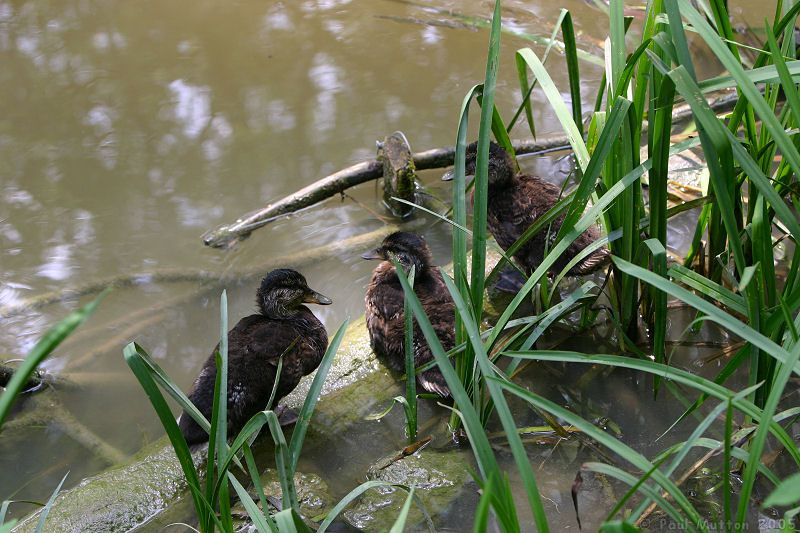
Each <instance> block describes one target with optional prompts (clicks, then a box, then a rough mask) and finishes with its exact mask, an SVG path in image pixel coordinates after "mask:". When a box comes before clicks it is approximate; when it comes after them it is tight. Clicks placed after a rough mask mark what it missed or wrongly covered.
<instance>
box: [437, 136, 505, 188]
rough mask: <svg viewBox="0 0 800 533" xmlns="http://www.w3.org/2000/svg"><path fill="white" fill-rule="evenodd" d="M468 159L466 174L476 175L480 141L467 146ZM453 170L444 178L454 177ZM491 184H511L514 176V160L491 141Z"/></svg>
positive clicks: (466, 155) (499, 185)
mask: <svg viewBox="0 0 800 533" xmlns="http://www.w3.org/2000/svg"><path fill="white" fill-rule="evenodd" d="M465 157H466V161H465V166H464V175H465V176H467V177H468V178H469V177H475V164H476V163H477V160H478V141H475V142H474V143H472V144H470V145H468V146H467V150H466V153H465ZM453 176H454V174H453V171H449V172H447V173H446V174H445V175H444V176H442V180H444V181H449V180H452V179H453ZM488 176H489V186H495V187H502V186H504V185H507V184H510V183H511V180H512V178H513V177H514V162H513V161H512V159H511V156H509V155H508V152H506V151H505V149H503V147H502V146H500V145H499V144H497V143H495V142H490V143H489V166H488Z"/></svg>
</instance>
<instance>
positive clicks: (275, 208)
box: [203, 92, 738, 249]
mask: <svg viewBox="0 0 800 533" xmlns="http://www.w3.org/2000/svg"><path fill="white" fill-rule="evenodd" d="M737 99H738V97H737V95H736V93H730V92H724V93H716V94H715V95H712V96H710V97H709V98H708V103H709V105H710V106H711V108H712V109H713V110H715V111H724V110H728V109H732V108H733V106H734V105H736V101H737ZM691 117H692V110H691V108H690V107H689V106H688V105H686V104H684V105H678V106H675V107H674V108H673V111H672V121H673V124H675V123H677V122H681V121H684V120H687V119H689V118H691ZM647 128H648V123H647V122H645V123H644V124H643V125H642V132H643V133H644V132H646V131H647ZM512 145H513V146H514V151H515V152H516V153H517V154H541V153H546V152H551V151H557V150H569V149H570V144H569V139H567V137H566V136H555V137H550V138H548V139H542V140H534V139H527V140H515V141H512ZM454 159H455V148H453V147H443V148H434V149H432V150H427V151H424V152H417V153H415V154H413V160H414V166H415V168H416V170H429V169H436V168H445V167H449V166H451V165H452V164H453V160H454ZM382 176H383V162H382V161H380V160H379V159H378V158H376V159H374V160H372V161H362V162H361V163H358V164H356V165H353V166H350V167H347V168H345V169H342V170H340V171H338V172H335V173H334V174H331V175H329V176H326V177H324V178H322V179H320V180H318V181H316V182H314V183H312V184H310V185H308V186H306V187H304V188H302V189H300V190H299V191H297V192H296V193H293V194H290V195H289V196H286V197H284V198H281V199H280V200H278V201H276V202H274V203H271V204H269V205H267V206H265V207H263V208H262V209H258V210H256V211H253V212H251V213H248V214H246V215H243V216H241V217H239V218H237V219H236V220H235V221H234V222H232V223H231V224H225V225H222V226H219V227H217V228H215V229H213V230H209V231H208V232H206V233H205V234H204V235H203V244H205V245H206V246H210V247H212V248H222V249H227V248H230V247H232V246H235V245H236V244H237V243H238V242H239V241H241V240H242V239H245V238H247V237H248V236H250V234H251V233H252V232H253V231H254V230H256V229H258V228H261V227H263V226H265V225H267V224H269V223H270V222H272V221H274V220H276V219H277V218H279V217H282V216H285V215H288V214H291V213H294V212H296V211H299V210H301V209H305V208H307V207H310V206H312V205H314V204H317V203H319V202H322V201H323V200H327V199H328V198H330V197H332V196H335V195H336V194H340V193H341V192H342V191H344V190H346V189H349V188H350V187H354V186H356V185H360V184H361V183H366V182H368V181H371V180H374V179H378V178H380V177H382Z"/></svg>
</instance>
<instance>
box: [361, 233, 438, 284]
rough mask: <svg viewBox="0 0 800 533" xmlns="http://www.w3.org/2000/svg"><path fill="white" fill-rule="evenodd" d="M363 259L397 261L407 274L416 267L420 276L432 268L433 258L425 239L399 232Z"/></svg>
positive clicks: (390, 236)
mask: <svg viewBox="0 0 800 533" xmlns="http://www.w3.org/2000/svg"><path fill="white" fill-rule="evenodd" d="M361 257H362V258H363V259H382V260H383V261H391V260H392V259H395V260H397V262H398V263H400V265H402V267H403V270H404V271H405V273H406V274H408V273H409V272H410V271H411V267H412V266H413V267H414V271H415V272H416V273H417V274H420V273H421V272H422V271H423V270H425V269H426V268H428V267H429V266H431V264H432V262H433V256H432V255H431V250H430V248H428V243H426V242H425V239H423V238H422V237H420V236H419V235H417V234H416V233H408V232H405V231H398V232H396V233H392V234H391V235H389V236H388V237H386V238H385V239H383V242H382V243H381V245H380V246H378V247H377V248H375V249H374V250H372V251H369V252H367V253H365V254H363V255H362V256H361Z"/></svg>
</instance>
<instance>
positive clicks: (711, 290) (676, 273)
mask: <svg viewBox="0 0 800 533" xmlns="http://www.w3.org/2000/svg"><path fill="white" fill-rule="evenodd" d="M668 274H669V276H670V277H671V278H672V279H674V280H677V281H680V282H681V283H683V284H684V285H686V286H688V287H691V288H692V289H694V290H696V291H698V292H699V293H701V294H703V295H705V296H708V297H710V298H711V299H712V300H714V301H716V302H719V303H721V304H722V305H724V306H725V307H727V308H728V309H730V310H731V311H734V312H736V313H739V314H741V315H747V304H746V303H745V301H744V298H742V296H741V295H740V294H736V293H735V292H733V291H731V290H730V289H728V288H726V287H723V286H722V285H720V284H718V283H714V282H713V281H711V280H710V279H708V278H707V277H705V276H701V275H700V274H698V273H697V272H694V271H692V270H689V269H688V268H686V267H685V266H683V265H672V266H671V267H670V269H669V271H668Z"/></svg>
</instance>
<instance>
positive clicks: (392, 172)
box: [378, 131, 417, 218]
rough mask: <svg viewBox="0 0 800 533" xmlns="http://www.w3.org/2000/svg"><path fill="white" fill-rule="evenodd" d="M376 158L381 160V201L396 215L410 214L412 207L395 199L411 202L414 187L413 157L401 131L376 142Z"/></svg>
mask: <svg viewBox="0 0 800 533" xmlns="http://www.w3.org/2000/svg"><path fill="white" fill-rule="evenodd" d="M378 159H379V160H380V161H382V162H383V203H384V204H386V206H387V207H388V208H389V211H391V212H392V214H393V215H394V216H396V217H400V218H405V217H407V216H410V215H411V213H412V210H413V208H412V207H411V206H410V205H408V204H407V203H404V202H399V201H397V200H396V199H395V198H400V199H401V200H406V201H407V202H413V201H414V192H415V189H416V179H417V174H416V172H415V167H414V158H413V156H412V154H411V146H409V144H408V139H406V136H405V135H403V132H401V131H396V132H394V133H392V134H391V135H389V136H388V137H386V138H385V139H384V140H383V142H380V143H378Z"/></svg>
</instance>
